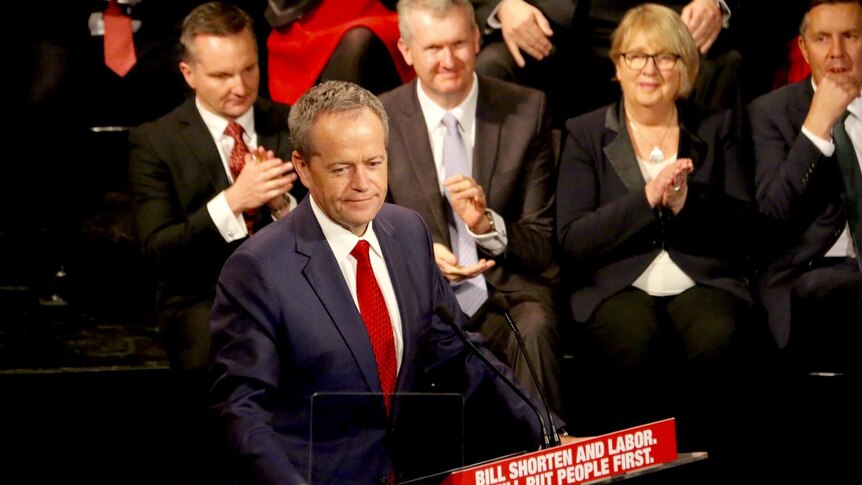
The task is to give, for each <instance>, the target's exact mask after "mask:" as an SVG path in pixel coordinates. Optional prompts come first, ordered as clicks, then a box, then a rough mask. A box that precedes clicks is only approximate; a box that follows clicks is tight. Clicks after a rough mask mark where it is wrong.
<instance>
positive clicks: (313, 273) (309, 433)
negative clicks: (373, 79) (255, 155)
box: [211, 81, 539, 485]
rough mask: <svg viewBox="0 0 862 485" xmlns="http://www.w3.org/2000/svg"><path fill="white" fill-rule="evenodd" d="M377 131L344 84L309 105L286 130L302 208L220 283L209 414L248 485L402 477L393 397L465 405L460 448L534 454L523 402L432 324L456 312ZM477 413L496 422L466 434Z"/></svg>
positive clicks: (375, 106)
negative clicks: (402, 203) (439, 397)
mask: <svg viewBox="0 0 862 485" xmlns="http://www.w3.org/2000/svg"><path fill="white" fill-rule="evenodd" d="M387 127H388V125H387V120H386V113H385V111H384V110H383V106H382V105H381V104H380V102H379V100H377V98H375V97H374V96H373V95H372V94H371V93H369V92H368V91H366V90H364V89H362V88H360V87H358V86H356V85H354V84H351V83H347V82H342V81H328V82H325V83H323V84H321V85H318V86H316V87H314V88H312V89H311V90H310V91H308V92H307V93H306V94H304V95H303V96H302V97H301V98H300V99H299V101H297V103H296V104H295V105H294V107H293V109H292V111H291V113H290V131H291V138H292V140H293V144H294V148H295V151H294V152H293V158H292V160H293V163H294V165H295V166H296V169H297V172H298V173H299V176H300V178H301V179H302V183H303V184H304V185H305V186H307V187H308V189H309V197H307V198H306V199H305V200H304V201H303V202H302V203H301V204H299V206H298V207H297V208H296V209H295V210H294V211H293V212H292V214H291V216H290V217H288V218H286V219H285V220H283V221H278V222H277V223H275V224H272V225H271V226H270V227H267V228H266V229H264V230H263V231H261V233H260V234H258V235H256V236H255V237H254V238H252V239H251V240H249V241H248V242H247V243H246V244H244V245H243V246H242V247H241V248H239V249H238V250H237V251H236V252H234V254H233V255H232V256H231V257H230V258H229V259H228V261H227V262H226V263H225V266H224V270H223V271H222V274H221V277H220V278H219V283H218V289H217V294H216V303H215V306H214V308H213V320H212V331H213V348H214V364H213V368H212V370H213V377H214V378H215V382H214V384H213V387H212V391H211V402H212V403H213V407H214V408H215V410H216V411H217V412H218V415H219V417H220V419H221V421H222V422H223V424H224V425H225V427H226V428H227V429H226V436H227V437H228V441H229V442H230V445H231V446H232V448H233V451H234V454H235V455H236V457H237V462H238V465H239V472H240V475H241V478H242V479H243V480H247V481H248V482H250V483H266V484H281V485H284V484H294V483H357V484H366V483H389V480H390V478H398V479H399V480H403V479H405V478H407V477H408V476H409V473H410V470H409V469H405V466H404V462H403V461H400V460H399V459H398V458H399V457H404V456H405V455H406V456H408V457H409V455H411V454H413V453H415V449H414V448H413V447H412V446H410V445H407V444H405V443H404V442H403V441H401V440H399V439H398V436H397V435H398V430H399V429H402V428H403V426H404V425H405V423H404V421H405V420H406V419H408V418H407V417H406V414H405V407H404V403H405V402H406V401H405V400H404V399H405V397H404V396H402V395H401V394H403V393H411V392H419V391H429V390H436V391H438V392H439V391H442V392H456V393H458V394H460V395H461V396H463V397H464V402H465V410H464V412H465V418H464V424H465V426H466V430H465V434H466V439H467V440H468V442H469V441H471V440H474V444H477V443H478V444H480V445H487V444H494V443H495V441H496V440H498V439H504V441H506V442H507V443H508V445H507V446H509V448H508V450H506V449H503V450H499V451H500V452H505V451H516V450H519V449H530V448H535V447H537V446H538V445H539V442H538V440H537V438H538V436H539V434H538V431H537V429H538V426H537V419H536V416H535V415H534V414H532V413H531V412H530V410H529V409H528V407H527V405H526V403H525V402H524V401H522V400H520V399H518V398H517V397H516V396H515V395H514V394H513V393H512V390H511V389H510V388H509V387H507V386H505V385H503V384H504V383H503V382H502V380H501V379H499V378H496V377H495V376H494V374H493V373H491V371H490V370H489V368H487V367H485V366H484V365H482V363H481V362H480V361H479V360H478V359H477V358H476V357H475V356H474V355H473V354H471V353H469V352H468V351H467V349H466V347H465V346H464V345H463V344H462V342H461V341H460V340H459V339H457V338H456V335H455V333H454V332H453V330H452V328H451V327H449V326H447V325H445V324H444V322H443V321H441V319H440V318H438V317H437V316H436V315H435V309H436V308H437V307H438V306H439V305H444V306H445V307H447V308H449V309H453V310H454V309H456V308H457V305H458V302H457V300H456V298H455V296H454V294H453V293H452V291H451V289H450V288H449V285H448V284H447V282H446V280H445V279H444V278H443V276H442V275H441V274H440V272H439V271H438V270H437V266H436V264H435V262H434V255H433V252H432V249H431V244H432V242H431V236H430V235H429V234H428V230H427V229H426V228H425V226H424V224H423V222H422V219H421V218H420V217H419V216H418V215H417V214H416V213H414V212H413V211H410V210H407V209H404V208H401V207H398V206H394V205H390V204H386V203H384V200H385V197H386V192H387V171H388V159H387V153H386V143H387V137H388V128H387ZM455 313H458V315H456V320H457V323H458V324H459V325H463V324H464V318H463V316H462V315H461V314H460V313H459V312H455ZM481 352H483V353H484V354H485V355H487V357H488V358H489V359H491V360H492V361H493V362H495V363H496V365H500V363H499V362H497V361H496V359H494V358H493V356H491V355H490V353H488V352H487V351H485V350H481ZM500 368H501V369H504V368H503V367H502V366H501V365H500ZM431 382H433V383H434V386H433V387H432V386H431ZM321 415H323V416H324V417H323V418H321V417H320V416H321ZM487 415H492V416H495V418H494V419H493V420H492V421H494V424H495V426H491V427H490V429H485V430H475V431H474V427H473V424H475V421H474V419H477V418H478V419H481V416H487ZM420 419H433V416H428V415H423V416H421V417H420ZM413 438H414V439H415V440H417V442H421V441H424V440H427V439H429V438H430V437H429V436H413ZM445 445H446V446H449V447H455V449H457V448H458V443H454V442H450V443H446V444H445ZM439 454H440V450H439V449H438V450H437V452H436V453H435V454H434V456H431V454H429V455H427V456H423V457H422V458H423V459H425V460H428V461H433V460H434V459H436V456H437V455H439Z"/></svg>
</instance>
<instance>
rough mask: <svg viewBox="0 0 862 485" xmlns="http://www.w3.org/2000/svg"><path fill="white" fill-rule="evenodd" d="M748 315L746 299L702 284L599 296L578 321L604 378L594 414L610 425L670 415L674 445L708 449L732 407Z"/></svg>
mask: <svg viewBox="0 0 862 485" xmlns="http://www.w3.org/2000/svg"><path fill="white" fill-rule="evenodd" d="M748 318H749V305H748V303H747V302H745V301H743V300H741V299H739V298H737V297H735V296H734V295H732V294H730V293H728V292H726V291H723V290H720V289H716V288H710V287H705V286H695V287H693V288H690V289H688V290H686V291H684V292H682V293H680V294H679V295H675V296H668V297H653V296H650V295H649V294H647V293H645V292H643V291H641V290H639V289H637V288H631V287H630V288H628V289H626V290H623V291H621V292H620V293H617V294H616V295H614V296H612V297H611V298H609V299H608V300H606V301H605V302H604V303H603V304H602V305H601V306H599V308H598V309H597V310H596V313H595V314H594V315H593V318H592V319H591V320H590V321H589V322H587V323H586V324H585V326H584V330H585V337H586V338H587V339H588V340H589V344H591V345H592V347H593V349H594V351H595V352H596V354H595V359H596V362H594V363H593V365H596V366H597V369H599V371H600V372H601V374H602V376H603V377H604V378H603V379H602V380H601V382H602V384H601V385H600V386H599V389H596V390H595V391H594V392H593V395H595V396H596V397H597V398H598V399H599V400H600V401H601V402H603V403H604V404H603V405H601V406H600V407H599V412H600V414H603V416H602V415H600V416H597V419H600V420H603V421H604V423H605V426H606V428H607V430H608V431H611V430H616V429H623V428H625V427H629V426H634V425H637V424H643V423H645V422H650V421H654V420H657V419H663V418H667V417H676V418H677V427H678V437H679V448H680V450H684V451H685V450H697V449H700V450H702V449H710V448H711V447H712V446H713V444H714V443H715V442H716V440H717V438H716V435H717V434H719V433H720V431H721V428H722V426H721V425H720V423H722V422H723V421H724V420H723V419H722V418H723V416H727V415H728V414H727V412H726V411H727V408H728V407H729V406H732V405H733V404H732V399H730V396H731V393H729V392H727V391H728V390H729V389H731V387H732V382H733V380H734V379H735V375H736V372H737V370H738V368H737V361H738V359H739V350H738V347H739V342H738V340H739V337H738V334H739V329H740V328H741V327H742V326H744V325H747V324H748V323H747V320H748Z"/></svg>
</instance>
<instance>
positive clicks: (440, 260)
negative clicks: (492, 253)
mask: <svg viewBox="0 0 862 485" xmlns="http://www.w3.org/2000/svg"><path fill="white" fill-rule="evenodd" d="M434 260H435V261H437V267H438V268H440V272H441V273H443V276H445V277H446V279H447V280H449V281H450V282H458V281H461V280H465V279H469V278H472V277H474V276H478V275H480V274H482V273H484V272H485V271H487V270H489V269H491V268H493V267H494V264H495V262H494V260H486V259H480V260H479V262H477V263H476V264H473V265H470V266H459V265H458V258H457V257H456V256H455V255H454V254H452V251H450V250H449V248H447V247H446V246H444V245H442V244H440V243H434Z"/></svg>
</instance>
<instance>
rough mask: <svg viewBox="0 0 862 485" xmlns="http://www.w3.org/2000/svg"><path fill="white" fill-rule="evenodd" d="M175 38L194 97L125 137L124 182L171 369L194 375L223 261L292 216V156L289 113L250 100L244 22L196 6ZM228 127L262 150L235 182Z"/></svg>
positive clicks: (249, 37)
mask: <svg viewBox="0 0 862 485" xmlns="http://www.w3.org/2000/svg"><path fill="white" fill-rule="evenodd" d="M181 41H182V43H183V46H184V48H185V54H184V60H183V61H182V62H181V63H180V70H181V71H182V74H183V76H184V77H185V79H186V82H187V83H188V84H189V86H190V87H191V88H192V89H194V90H195V97H194V98H192V99H188V100H187V101H186V102H185V103H183V104H182V105H180V106H179V107H178V108H176V109H175V110H173V111H172V112H170V113H168V114H167V115H165V116H163V117H162V118H159V119H158V120H156V121H154V122H151V123H146V124H144V125H142V126H140V127H138V128H137V129H135V130H134V131H132V133H131V135H130V142H131V145H132V148H131V155H130V164H129V177H130V182H131V188H132V194H133V201H134V204H135V214H136V218H137V224H138V230H139V233H140V234H139V236H140V239H141V241H142V244H143V248H144V252H145V253H146V255H147V256H148V257H149V258H150V259H151V260H152V262H153V263H154V265H155V271H156V273H157V277H158V298H157V306H158V314H159V324H160V327H161V329H162V331H163V332H164V337H165V344H166V349H167V352H168V357H169V359H170V363H171V367H172V368H174V369H178V370H192V371H193V370H201V369H205V368H206V366H207V364H208V356H209V317H210V309H211V307H212V302H213V298H214V293H215V282H216V279H217V277H218V273H219V271H220V270H221V267H222V264H223V263H224V261H225V259H227V256H228V255H230V253H231V252H232V251H233V250H234V249H235V248H236V246H237V245H239V244H240V243H241V242H242V241H243V240H245V239H246V238H247V236H248V235H249V229H251V230H252V231H253V230H254V229H255V228H259V227H262V226H264V225H266V224H267V223H268V222H270V221H272V220H273V218H274V217H278V216H283V215H285V214H286V213H287V212H288V211H289V205H288V203H289V202H292V201H291V200H289V199H285V194H287V192H288V190H290V189H291V188H292V186H293V182H294V180H295V178H296V175H295V174H293V173H292V167H291V165H290V164H289V163H283V162H282V158H287V157H289V156H290V142H289V140H288V132H287V115H288V111H289V108H288V107H287V106H286V105H282V104H277V103H273V102H270V101H268V100H266V99H262V98H258V97H257V90H258V83H259V71H258V65H257V48H256V44H255V39H254V35H253V31H252V29H251V24H250V19H249V18H248V16H247V15H246V14H245V13H244V12H242V11H241V10H239V9H238V8H236V7H232V6H228V5H224V4H216V3H210V4H206V5H203V6H201V7H198V8H197V9H195V10H193V11H192V13H190V14H189V15H188V17H187V18H186V20H185V22H184V24H183V34H182V38H181ZM231 122H236V123H238V124H239V125H240V126H241V127H242V131H243V132H244V133H242V135H241V136H242V140H243V143H244V144H245V145H247V146H248V147H251V148H254V147H260V148H263V149H265V150H268V151H269V152H266V151H265V150H264V151H258V150H252V151H254V152H255V154H262V155H263V158H266V160H264V161H257V160H250V161H249V163H247V164H246V165H245V166H244V168H243V170H242V171H241V173H239V175H238V176H234V175H233V174H232V173H231V169H230V168H229V164H230V159H231V156H232V154H233V151H234V146H236V145H237V142H236V141H234V139H233V138H232V137H231V136H230V135H227V134H226V133H225V131H226V129H227V127H228V125H229V124H230V123H231ZM247 151H248V150H247ZM279 157H282V158H279ZM294 203H295V202H294ZM276 209H280V210H276ZM253 211H256V212H253Z"/></svg>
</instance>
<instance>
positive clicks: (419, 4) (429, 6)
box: [396, 0, 479, 43]
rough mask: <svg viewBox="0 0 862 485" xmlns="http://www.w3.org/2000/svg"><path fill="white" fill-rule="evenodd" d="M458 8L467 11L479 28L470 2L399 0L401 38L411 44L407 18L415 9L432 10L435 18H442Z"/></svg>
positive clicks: (456, 0) (474, 25) (466, 0)
mask: <svg viewBox="0 0 862 485" xmlns="http://www.w3.org/2000/svg"><path fill="white" fill-rule="evenodd" d="M456 7H460V8H463V9H465V10H466V11H467V13H468V14H469V15H470V20H471V22H472V24H473V27H475V28H477V29H478V28H479V26H478V25H477V24H476V12H475V11H474V10H473V4H472V3H470V1H469V0H398V6H397V7H396V8H397V9H398V31H399V32H400V33H401V38H402V39H404V42H408V43H409V42H410V34H411V32H410V26H409V25H408V24H407V16H408V15H409V13H410V12H411V11H413V10H414V9H425V10H430V11H431V12H433V14H434V16H436V17H442V16H444V15H446V14H447V13H449V11H450V10H451V9H453V8H456Z"/></svg>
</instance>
